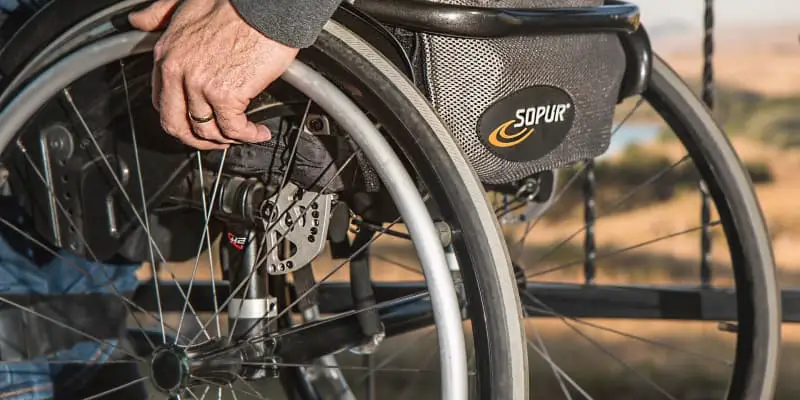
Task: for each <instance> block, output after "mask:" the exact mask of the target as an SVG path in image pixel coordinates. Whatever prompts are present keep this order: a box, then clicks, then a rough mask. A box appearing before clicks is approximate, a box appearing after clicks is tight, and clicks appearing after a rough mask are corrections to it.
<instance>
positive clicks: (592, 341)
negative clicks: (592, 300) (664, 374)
mask: <svg viewBox="0 0 800 400" xmlns="http://www.w3.org/2000/svg"><path fill="white" fill-rule="evenodd" d="M526 295H527V297H529V298H530V299H532V300H533V301H535V302H536V303H538V304H539V305H541V306H542V307H544V308H545V309H546V310H548V311H550V312H553V313H554V312H555V310H553V309H552V308H551V307H549V306H548V305H547V304H545V303H544V302H542V301H541V300H539V299H538V298H537V297H536V296H534V295H532V294H529V293H526ZM559 319H560V320H561V322H563V323H564V325H566V326H567V327H569V328H570V329H571V330H572V331H574V332H575V333H577V334H578V335H579V336H581V337H582V338H584V339H585V340H586V341H587V342H589V344H591V345H592V346H594V347H595V348H597V349H598V350H600V351H601V352H603V353H604V354H605V355H606V356H608V357H610V358H611V359H613V360H614V361H616V362H617V363H618V364H620V365H621V366H622V367H624V368H625V369H626V370H628V371H630V372H632V373H633V374H634V375H636V376H638V377H639V378H640V379H641V380H643V381H644V382H645V383H647V384H648V385H650V386H651V387H652V388H653V389H655V390H656V391H658V392H659V393H661V394H662V395H663V396H664V397H666V398H668V399H670V400H677V399H675V397H674V396H672V395H671V394H670V393H669V392H667V391H666V390H665V389H664V388H663V387H661V386H660V385H659V384H657V383H655V382H653V380H652V379H650V378H649V377H647V376H645V375H644V374H642V373H641V372H639V371H638V370H637V369H636V368H633V367H632V366H630V365H629V364H628V363H627V362H625V360H623V359H621V358H620V357H619V356H617V355H616V354H614V353H613V352H612V351H610V350H608V349H606V348H605V347H604V346H603V345H601V344H600V343H598V342H597V341H596V340H595V339H592V337H591V336H589V335H588V334H586V332H584V331H583V329H581V328H580V327H578V326H575V324H573V323H572V322H570V320H569V319H567V318H563V317H560V318H559Z"/></svg>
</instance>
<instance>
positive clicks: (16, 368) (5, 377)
mask: <svg viewBox="0 0 800 400" xmlns="http://www.w3.org/2000/svg"><path fill="white" fill-rule="evenodd" d="M30 246H31V247H33V246H35V245H30ZM25 253H28V254H25ZM33 253H34V250H33V249H32V248H31V249H30V250H29V251H25V250H24V249H23V250H20V248H19V246H16V247H12V246H11V245H10V242H9V241H7V240H6V238H5V237H3V236H0V296H1V295H2V294H3V293H9V294H12V293H13V294H24V293H38V294H70V293H75V294H77V293H91V292H96V293H97V292H103V293H113V291H112V290H111V285H113V286H114V287H115V288H116V289H117V290H118V291H119V292H120V293H129V292H132V291H133V290H134V289H135V288H136V286H137V284H138V281H137V279H136V274H135V272H136V269H137V268H138V267H139V265H105V264H101V263H93V262H88V261H86V260H83V259H80V258H78V257H75V256H72V255H69V254H67V253H66V252H62V253H61V254H60V257H54V258H52V259H51V260H49V261H48V262H46V263H42V264H39V265H37V263H36V262H34V261H33V260H34V257H33ZM76 266H78V267H80V269H79V268H76ZM81 269H83V270H84V271H85V272H88V274H85V273H84V272H82V271H81ZM87 275H88V276H87ZM116 344H117V342H116V341H115V340H110V341H107V342H106V343H97V342H93V341H87V342H81V343H79V344H77V345H75V346H74V347H73V348H71V349H69V350H64V351H61V352H58V353H56V354H52V355H50V356H48V357H46V358H44V359H41V361H40V362H30V363H8V364H4V363H2V362H0V399H2V400H9V399H13V400H39V399H51V398H54V397H56V396H58V397H64V395H61V394H58V393H54V387H56V386H57V387H58V388H59V391H61V390H62V389H66V390H70V388H76V389H77V388H80V387H81V386H82V385H84V384H85V383H86V382H87V380H88V379H89V378H90V377H91V375H92V373H93V372H95V371H97V368H99V366H98V365H97V363H98V362H102V361H104V360H106V359H107V358H108V357H109V355H110V354H111V352H112V351H113V350H114V346H116ZM47 360H61V361H77V360H80V361H87V362H86V363H85V364H80V368H65V363H63V362H62V363H60V364H59V363H47ZM65 371H68V372H65ZM66 397H67V398H69V395H66Z"/></svg>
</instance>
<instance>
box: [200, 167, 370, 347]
mask: <svg viewBox="0 0 800 400" xmlns="http://www.w3.org/2000/svg"><path fill="white" fill-rule="evenodd" d="M356 154H358V152H357V151H356V152H354V153H353V154H351V155H350V156H349V157H348V158H347V159H346V160H345V161H344V163H342V166H341V167H339V168H338V169H337V171H336V172H335V173H334V176H333V177H331V178H330V179H329V180H328V181H327V182H326V183H325V185H324V186H323V189H322V190H320V191H319V192H318V193H317V194H316V195H315V196H314V198H313V199H312V202H313V201H316V199H318V198H319V196H321V195H322V193H323V191H324V190H325V189H326V188H327V187H328V186H329V185H330V184H331V182H333V180H334V179H335V178H336V177H337V176H338V175H339V174H340V173H341V172H342V171H344V169H345V168H346V167H347V165H348V164H350V162H352V161H353V159H354V158H355V157H356ZM333 165H334V164H333V161H331V162H330V163H329V164H328V166H327V167H326V168H325V171H327V170H328V169H329V168H330V167H331V166H333ZM321 178H322V175H320V176H319V177H318V178H317V180H319V179H321ZM299 201H300V200H299V199H296V200H294V201H293V202H292V204H290V206H289V207H287V208H286V210H283V211H282V212H281V213H280V215H278V217H277V218H276V219H275V221H273V222H272V223H270V224H269V226H267V227H266V228H265V231H266V232H269V231H270V230H271V229H274V228H275V226H277V224H278V222H279V221H280V220H281V218H284V217H285V216H286V215H288V213H289V210H291V209H292V207H294V206H295V205H296V204H297V203H298V202H299ZM310 211H311V209H310V208H307V209H305V210H304V211H303V213H302V214H301V215H300V217H299V218H298V219H302V218H305V217H306V214H308V213H309V212H310ZM296 226H297V225H296V224H293V225H292V226H291V227H290V228H289V232H291V231H292V230H294V229H295V227H296ZM278 246H279V243H276V244H275V245H274V246H272V248H270V249H267V250H266V252H264V251H263V250H262V249H263V248H264V246H261V248H259V249H258V251H257V252H256V263H255V266H256V268H253V270H252V271H250V273H249V274H248V275H247V277H246V278H245V279H244V280H242V282H241V283H239V285H237V287H236V288H234V289H233V290H232V291H231V293H230V294H229V295H228V298H227V299H225V301H224V302H223V303H222V304H221V305H220V306H219V310H218V311H217V312H215V313H214V315H213V316H212V319H213V318H216V317H217V316H218V315H219V312H221V311H222V310H223V309H225V307H226V306H227V305H228V304H229V303H230V302H231V300H233V298H234V297H235V296H236V295H237V294H238V293H239V292H240V291H241V290H242V289H243V288H244V287H245V286H247V285H249V283H250V281H251V280H252V279H253V277H254V276H255V273H256V271H258V267H259V266H261V265H263V264H264V263H266V261H267V254H269V253H270V252H272V251H275V250H276V249H277V248H278ZM262 253H264V255H263V257H259V255H261V254H262ZM241 304H243V303H240V307H241ZM240 311H241V310H240ZM264 317H266V314H265V315H264ZM210 322H211V320H209V321H208V322H207V323H206V324H204V325H203V327H204V328H205V327H206V326H208V323H210ZM253 326H256V325H253ZM247 333H249V330H248V332H247ZM247 333H245V334H244V335H246V334H247ZM198 336H199V335H195V337H194V338H193V339H192V342H191V343H194V342H195V341H196V340H197V338H198Z"/></svg>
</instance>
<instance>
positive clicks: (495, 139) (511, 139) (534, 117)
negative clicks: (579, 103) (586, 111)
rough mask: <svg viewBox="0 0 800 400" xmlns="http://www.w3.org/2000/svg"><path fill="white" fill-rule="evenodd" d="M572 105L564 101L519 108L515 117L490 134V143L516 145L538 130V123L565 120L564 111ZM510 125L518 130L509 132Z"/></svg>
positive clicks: (500, 145) (497, 145) (493, 144)
mask: <svg viewBox="0 0 800 400" xmlns="http://www.w3.org/2000/svg"><path fill="white" fill-rule="evenodd" d="M571 107H572V104H571V103H562V104H552V105H546V106H534V107H527V108H519V109H517V111H516V112H515V113H514V115H515V116H516V118H515V119H512V120H510V121H506V122H504V123H502V124H501V125H500V126H498V127H497V128H496V129H495V130H493V131H492V133H490V134H489V144H491V145H492V146H495V147H513V146H516V145H518V144H520V143H522V142H523V141H525V139H527V138H528V136H530V134H531V133H533V132H534V131H535V130H536V129H535V127H536V125H539V124H551V123H554V122H564V113H566V111H567V110H569V109H570V108H571ZM509 127H511V128H516V129H517V132H514V133H509ZM520 128H521V129H520Z"/></svg>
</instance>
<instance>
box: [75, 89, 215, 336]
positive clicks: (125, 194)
mask: <svg viewBox="0 0 800 400" xmlns="http://www.w3.org/2000/svg"><path fill="white" fill-rule="evenodd" d="M61 92H62V95H63V96H64V98H65V99H66V100H67V102H68V103H69V104H70V106H71V108H72V110H73V112H74V113H75V116H76V117H77V118H78V120H79V121H80V123H81V126H82V127H83V129H84V130H85V131H86V134H87V135H88V136H89V139H90V140H91V142H92V144H93V146H94V148H95V150H96V151H97V152H98V154H100V159H101V160H102V161H103V163H104V164H105V166H106V168H107V169H108V172H109V173H110V174H111V177H112V178H113V180H114V182H115V183H116V185H117V189H118V190H119V191H120V193H122V196H123V197H125V200H126V201H127V202H128V204H129V205H130V206H131V211H132V212H133V214H134V216H135V217H136V219H137V220H138V221H139V225H140V226H142V227H146V225H145V223H144V220H143V219H142V216H141V215H140V214H139V212H138V211H137V210H136V207H134V206H133V204H134V203H133V201H132V200H131V198H130V196H129V195H128V192H127V191H125V186H124V185H123V184H122V182H121V181H120V180H119V177H118V176H117V173H116V172H115V171H114V168H113V167H112V166H111V163H110V162H109V161H108V157H106V155H105V153H104V152H103V150H102V148H101V147H100V144H99V143H97V139H96V138H95V136H94V133H93V132H92V130H91V128H90V127H89V125H88V124H87V123H86V120H85V119H84V118H83V115H82V114H81V112H80V110H79V109H78V106H77V105H76V104H75V101H74V100H73V98H72V95H71V94H70V92H69V89H67V88H65V89H63V90H62V91H61ZM147 240H148V242H149V244H150V246H152V249H153V250H155V252H156V255H158V258H159V262H161V263H164V264H163V265H162V266H163V268H164V269H165V270H166V271H167V272H168V273H169V274H170V277H171V278H172V280H173V281H174V283H175V285H176V287H177V289H178V291H179V292H180V293H181V295H182V296H183V298H184V300H186V301H187V302H188V297H187V296H186V293H184V291H183V288H181V286H180V284H179V283H178V279H177V277H176V276H175V273H174V272H173V271H172V269H171V268H170V267H169V266H168V265H167V264H166V260H165V258H164V255H163V253H162V252H161V249H160V248H159V247H158V244H157V243H156V242H155V240H153V237H152V236H151V235H149V234H148V236H147ZM159 304H160V302H159ZM189 309H190V310H191V311H192V313H194V315H195V316H197V313H196V312H195V311H194V308H193V307H192V305H191V302H189ZM159 321H161V319H159ZM197 322H198V323H200V324H201V325H202V323H201V322H200V320H199V318H198V319H197Z"/></svg>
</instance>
